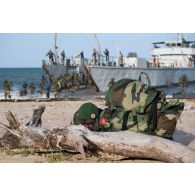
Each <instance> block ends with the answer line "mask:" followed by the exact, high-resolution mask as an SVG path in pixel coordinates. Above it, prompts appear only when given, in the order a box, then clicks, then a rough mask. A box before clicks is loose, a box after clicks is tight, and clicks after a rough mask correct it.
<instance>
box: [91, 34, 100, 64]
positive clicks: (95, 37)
mask: <svg viewBox="0 0 195 195" xmlns="http://www.w3.org/2000/svg"><path fill="white" fill-rule="evenodd" d="M93 37H94V40H95V43H96V45H97V48H98V59H99V61H100V65H102V53H101V47H100V43H99V41H98V39H97V36H96V33H94V34H93Z"/></svg>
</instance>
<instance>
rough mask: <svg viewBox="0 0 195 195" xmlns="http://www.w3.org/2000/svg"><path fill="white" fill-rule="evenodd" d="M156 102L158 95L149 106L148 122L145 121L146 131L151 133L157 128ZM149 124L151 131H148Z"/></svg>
mask: <svg viewBox="0 0 195 195" xmlns="http://www.w3.org/2000/svg"><path fill="white" fill-rule="evenodd" d="M157 101H158V95H157V96H156V97H155V99H154V101H153V102H152V104H151V109H150V111H149V113H148V120H147V126H148V129H147V131H150V132H153V131H155V129H156V127H157ZM150 124H152V129H150V128H149V127H150Z"/></svg>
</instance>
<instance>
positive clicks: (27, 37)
mask: <svg viewBox="0 0 195 195" xmlns="http://www.w3.org/2000/svg"><path fill="white" fill-rule="evenodd" d="M97 37H98V40H99V42H100V45H101V49H102V50H104V49H105V48H108V49H109V50H110V55H111V56H116V54H117V51H118V50H121V51H122V52H123V54H124V55H125V56H126V55H127V53H128V52H130V51H131V52H137V53H138V56H139V57H145V58H150V56H151V49H152V44H151V43H152V42H156V41H165V40H175V39H176V38H177V34H176V33H175V34H173V33H171V34H170V33H155V34H151V33H136V34H135V33H124V34H118V33H116V34H115V33H101V34H97ZM185 38H186V39H188V40H195V33H194V34H192V33H190V34H185ZM52 42H53V34H51V33H47V34H46V33H42V34H37V33H25V34H22V33H10V34H9V33H7V34H0V68H2V67H41V63H42V59H44V58H45V55H46V53H47V52H48V50H49V49H51V48H52ZM57 45H58V50H59V51H61V50H62V49H64V50H65V53H66V56H73V55H77V54H79V53H80V51H82V50H83V51H84V54H85V56H86V57H91V53H92V49H93V48H94V47H96V45H95V41H94V38H93V34H92V33H64V34H60V33H58V36H57Z"/></svg>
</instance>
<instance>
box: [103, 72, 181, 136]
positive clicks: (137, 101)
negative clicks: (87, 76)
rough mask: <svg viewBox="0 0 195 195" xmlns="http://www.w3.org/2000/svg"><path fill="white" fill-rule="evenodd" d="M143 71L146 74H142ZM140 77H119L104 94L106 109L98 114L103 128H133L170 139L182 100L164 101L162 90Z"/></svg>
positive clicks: (108, 129) (114, 129) (133, 129)
mask: <svg viewBox="0 0 195 195" xmlns="http://www.w3.org/2000/svg"><path fill="white" fill-rule="evenodd" d="M141 74H145V73H141ZM141 74H140V77H139V80H131V79H122V80H119V81H117V82H116V83H115V84H114V85H112V86H111V87H110V88H109V90H108V92H107V95H106V105H107V106H108V108H106V109H105V110H104V111H103V112H102V113H101V116H100V125H101V129H102V130H103V131H120V130H132V131H137V132H143V133H147V134H153V135H158V136H162V137H165V138H171V137H172V135H173V133H174V131H175V127H176V122H177V119H178V118H179V116H180V114H181V112H182V111H183V108H184V103H179V102H178V101H177V102H176V101H174V102H167V101H166V99H165V93H164V92H163V91H159V90H156V89H155V88H153V87H151V86H150V80H149V77H148V75H147V74H145V75H146V76H147V79H148V85H146V84H144V83H142V82H141Z"/></svg>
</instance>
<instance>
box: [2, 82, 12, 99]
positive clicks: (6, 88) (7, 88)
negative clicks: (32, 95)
mask: <svg viewBox="0 0 195 195" xmlns="http://www.w3.org/2000/svg"><path fill="white" fill-rule="evenodd" d="M3 90H4V95H5V99H6V100H7V98H9V99H11V95H10V91H11V83H10V82H9V81H8V80H5V81H4V83H3Z"/></svg>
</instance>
